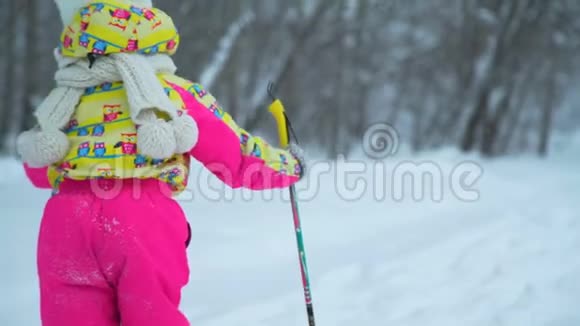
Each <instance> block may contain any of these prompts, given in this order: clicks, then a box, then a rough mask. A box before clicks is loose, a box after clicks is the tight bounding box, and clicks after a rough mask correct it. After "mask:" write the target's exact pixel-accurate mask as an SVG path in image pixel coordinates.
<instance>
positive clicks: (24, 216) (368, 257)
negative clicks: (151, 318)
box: [0, 152, 580, 326]
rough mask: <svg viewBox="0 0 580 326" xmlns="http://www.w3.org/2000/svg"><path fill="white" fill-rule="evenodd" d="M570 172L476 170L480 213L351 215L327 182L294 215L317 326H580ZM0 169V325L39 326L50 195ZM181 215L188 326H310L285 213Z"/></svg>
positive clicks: (357, 208)
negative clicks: (39, 257)
mask: <svg viewBox="0 0 580 326" xmlns="http://www.w3.org/2000/svg"><path fill="white" fill-rule="evenodd" d="M432 155H433V154H432ZM429 158H430V159H434V160H435V161H437V162H441V164H442V165H445V166H451V165H452V163H453V161H455V160H457V159H461V158H460V157H455V156H454V155H449V154H444V153H442V154H436V157H435V158H433V157H432V156H429ZM578 158H580V153H577V152H576V153H574V152H572V153H566V154H562V155H558V156H555V157H554V158H553V159H550V160H548V161H538V160H531V159H528V160H526V159H517V160H516V159H505V160H500V161H496V162H481V164H482V165H483V167H484V169H485V174H484V176H483V177H482V179H481V181H480V183H479V184H478V188H479V190H480V193H481V199H480V200H479V201H477V202H474V203H465V202H461V201H459V200H457V199H454V198H450V197H446V198H445V200H444V201H443V202H441V203H434V202H430V201H423V202H413V201H404V202H401V203H397V202H393V201H392V200H387V201H386V202H383V203H377V202H375V201H373V200H372V199H371V198H363V199H361V200H360V201H356V202H345V201H341V200H340V199H339V198H338V196H337V195H336V194H335V192H334V191H332V189H330V188H328V185H329V184H330V180H326V181H328V183H326V184H325V187H326V188H325V189H323V190H324V191H323V192H322V193H321V194H320V195H319V196H318V197H317V200H316V201H310V202H306V203H303V205H302V206H301V211H302V215H303V224H304V225H303V228H304V233H305V239H306V246H307V248H306V249H307V254H308V259H309V265H310V273H311V278H312V282H313V289H312V291H313V296H314V307H315V312H316V317H317V322H318V325H325V326H343V325H344V326H352V325H361V326H364V325H369V326H370V325H372V326H375V325H397V326H405V325H409V326H419V325H420V326H424V325H435V326H438V325H445V326H450V325H457V326H465V325H469V326H479V325H481V326H493V325H498V326H504V325H505V326H535V325H538V326H539V325H541V326H577V325H580V306H579V305H578V302H580V255H579V254H578V253H579V252H580V212H579V208H580V204H579V203H580V202H579V198H580V196H579V195H580V172H579V171H580V170H578V168H577V167H578V164H577V159H578ZM0 164H2V166H3V167H5V169H9V170H10V169H14V173H9V176H8V177H6V176H4V179H0V195H1V196H2V197H1V198H2V204H3V207H8V209H6V210H4V211H3V212H2V213H1V214H2V217H4V219H3V222H2V223H3V224H2V225H3V227H2V228H0V242H1V243H0V254H1V257H2V261H9V262H10V264H7V266H5V268H3V270H2V271H1V274H0V275H1V276H2V278H1V279H0V288H1V289H2V292H1V293H2V294H1V297H0V325H27V326H28V325H30V326H37V325H40V323H39V322H38V316H37V309H38V308H37V305H38V302H37V293H36V279H35V270H34V268H35V267H34V246H35V237H36V232H37V225H38V215H39V214H40V213H41V210H42V205H43V203H42V200H43V199H44V198H46V194H43V193H40V192H38V191H35V190H33V189H32V188H30V187H29V186H28V185H25V184H24V183H23V182H22V181H21V180H19V178H21V172H19V170H18V168H17V167H16V166H15V165H14V164H13V163H12V162H4V163H0ZM25 199H26V200H25ZM11 205H13V206H11ZM184 209H185V211H186V212H187V214H188V216H189V218H190V222H191V223H192V227H193V228H194V239H193V243H192V249H190V265H191V270H192V274H191V282H190V285H189V286H188V287H187V288H186V289H185V291H184V302H183V309H184V311H186V313H187V314H188V316H189V317H190V319H191V321H192V324H193V325H204V326H226V325H227V326H234V325H253V326H266V325H276V326H290V325H292V326H294V325H306V319H305V311H304V305H303V297H302V292H301V285H300V280H299V270H298V266H297V258H296V249H295V239H294V234H293V232H292V222H291V218H290V215H289V207H288V206H287V204H285V203H279V202H277V201H261V200H258V199H256V200H254V201H251V202H244V201H240V200H237V201H233V202H221V203H215V202H211V201H208V200H204V199H201V198H197V199H196V200H195V201H192V202H184Z"/></svg>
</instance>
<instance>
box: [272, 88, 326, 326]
mask: <svg viewBox="0 0 580 326" xmlns="http://www.w3.org/2000/svg"><path fill="white" fill-rule="evenodd" d="M273 90H274V85H273V84H272V83H270V84H269V85H268V94H270V97H271V98H272V104H270V107H269V111H270V113H271V114H272V115H273V116H274V119H275V120H276V124H277V126H278V137H279V139H280V146H281V147H282V148H285V147H287V146H288V144H289V142H290V132H291V131H292V136H293V138H294V140H295V141H297V139H296V134H295V133H294V131H293V130H292V125H291V124H290V121H289V119H288V116H287V115H286V112H285V110H284V105H283V104H282V101H280V100H279V99H277V98H276V97H275V96H274V92H273ZM290 204H291V205H292V215H293V217H294V230H295V231H296V241H297V244H298V257H299V261H300V271H301V273H302V285H303V287H304V299H305V300H306V313H307V314H308V325H309V326H315V322H314V309H313V308H312V294H311V292H310V277H309V274H308V265H307V264H306V251H305V249H304V239H303V237H302V226H301V223H300V214H299V212H298V200H297V198H296V188H295V187H294V186H293V185H292V186H290Z"/></svg>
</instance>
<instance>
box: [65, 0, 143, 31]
mask: <svg viewBox="0 0 580 326" xmlns="http://www.w3.org/2000/svg"><path fill="white" fill-rule="evenodd" d="M93 1H94V0H54V2H56V6H57V7H58V11H59V13H60V18H61V20H62V23H63V25H65V26H67V25H69V24H70V23H71V21H72V18H73V16H74V15H75V13H76V12H78V11H79V10H80V9H81V8H82V7H84V6H85V5H86V4H87V3H90V2H93ZM117 1H118V2H121V3H127V4H132V5H136V6H140V7H153V1H151V0H117Z"/></svg>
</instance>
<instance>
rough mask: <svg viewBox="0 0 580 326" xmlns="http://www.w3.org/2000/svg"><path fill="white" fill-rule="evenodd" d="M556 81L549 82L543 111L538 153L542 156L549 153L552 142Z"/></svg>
mask: <svg viewBox="0 0 580 326" xmlns="http://www.w3.org/2000/svg"><path fill="white" fill-rule="evenodd" d="M555 99H556V81H555V80H551V81H549V82H548V88H547V90H546V97H545V101H544V107H543V111H542V120H541V125H540V143H539V146H538V154H540V156H547V155H548V147H549V144H550V133H551V130H552V120H553V116H554V107H555V102H556V100H555Z"/></svg>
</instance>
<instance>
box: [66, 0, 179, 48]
mask: <svg viewBox="0 0 580 326" xmlns="http://www.w3.org/2000/svg"><path fill="white" fill-rule="evenodd" d="M137 2H141V3H143V2H147V1H137ZM178 45H179V33H178V31H177V28H176V27H175V24H174V23H173V20H172V19H171V17H169V15H167V14H166V13H165V12H163V11H161V10H159V9H157V8H150V7H145V6H138V5H135V4H133V2H132V1H119V0H99V1H91V2H88V3H86V4H85V5H84V6H83V7H81V8H80V9H78V14H76V15H73V19H72V21H71V23H70V24H69V25H68V26H65V28H64V31H63V32H62V34H61V38H60V44H59V52H60V54H61V55H62V56H64V57H73V58H85V57H86V56H87V55H88V54H91V53H92V54H95V55H107V54H113V53H140V54H158V53H164V54H169V55H172V54H174V53H175V52H176V51H177V48H178Z"/></svg>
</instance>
